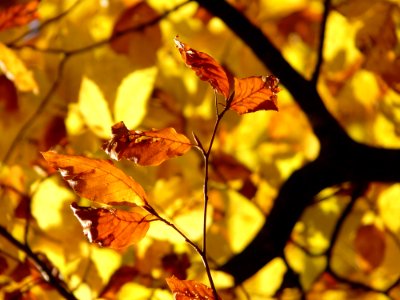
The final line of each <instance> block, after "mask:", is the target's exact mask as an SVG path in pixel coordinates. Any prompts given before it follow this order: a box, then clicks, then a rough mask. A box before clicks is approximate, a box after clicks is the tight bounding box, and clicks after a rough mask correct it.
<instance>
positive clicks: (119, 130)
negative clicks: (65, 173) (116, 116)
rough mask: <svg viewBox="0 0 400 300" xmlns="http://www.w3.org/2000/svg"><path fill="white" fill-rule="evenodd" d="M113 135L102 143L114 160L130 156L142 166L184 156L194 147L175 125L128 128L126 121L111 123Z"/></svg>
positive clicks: (153, 164) (129, 157)
mask: <svg viewBox="0 0 400 300" xmlns="http://www.w3.org/2000/svg"><path fill="white" fill-rule="evenodd" d="M112 133H113V138H112V139H110V140H109V141H108V142H106V143H105V144H104V145H103V149H104V151H106V153H107V154H108V155H109V156H110V157H111V158H112V159H115V160H120V159H123V158H124V159H129V160H133V161H134V162H135V163H137V164H139V165H141V166H157V165H159V164H161V163H162V162H164V161H165V160H167V159H170V158H173V157H176V156H181V155H183V154H185V153H186V152H187V151H189V149H190V148H191V147H192V144H191V143H190V140H189V139H188V138H187V137H186V136H184V135H183V134H179V133H177V132H176V131H175V129H173V128H165V129H161V130H155V129H153V130H150V131H138V130H128V128H126V126H125V124H124V123H123V122H119V123H117V124H115V125H114V126H113V127H112Z"/></svg>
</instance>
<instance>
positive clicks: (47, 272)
mask: <svg viewBox="0 0 400 300" xmlns="http://www.w3.org/2000/svg"><path fill="white" fill-rule="evenodd" d="M0 235H1V236H3V237H4V238H5V239H6V240H8V241H9V242H10V243H11V244H13V245H14V246H15V247H17V248H18V249H19V250H21V251H23V252H24V253H25V254H26V255H27V256H28V258H30V259H31V260H32V261H33V262H34V264H35V266H36V268H37V270H38V271H39V273H40V274H41V275H42V277H43V279H44V280H45V281H46V282H48V283H49V284H51V285H52V286H53V287H54V288H55V289H56V290H57V291H58V292H59V293H60V295H62V296H63V297H64V298H65V299H68V300H77V298H76V297H75V296H74V294H73V293H72V292H70V291H69V289H68V287H67V285H66V283H65V282H63V281H61V279H59V278H57V277H55V276H54V275H53V272H52V270H51V269H50V268H49V267H48V266H47V265H46V263H44V262H43V261H42V260H41V259H40V258H39V257H38V255H36V254H35V253H34V252H33V251H32V250H31V248H30V247H28V246H26V245H24V244H22V243H21V242H20V241H18V240H17V239H16V238H14V237H13V236H12V235H11V234H10V233H9V232H8V231H7V230H6V229H5V228H4V227H3V226H0Z"/></svg>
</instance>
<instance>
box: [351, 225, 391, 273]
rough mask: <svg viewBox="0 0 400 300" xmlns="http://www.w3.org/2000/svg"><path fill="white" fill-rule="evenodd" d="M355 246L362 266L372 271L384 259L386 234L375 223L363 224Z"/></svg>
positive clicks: (365, 269) (358, 260)
mask: <svg viewBox="0 0 400 300" xmlns="http://www.w3.org/2000/svg"><path fill="white" fill-rule="evenodd" d="M354 248H355V251H356V259H357V262H358V265H359V266H360V268H361V269H362V270H363V271H364V272H371V271H373V270H375V269H376V268H377V267H379V266H380V264H381V263H382V261H383V258H384V253H385V249H386V238H385V234H384V232H383V231H381V230H380V229H379V228H377V227H376V226H375V225H374V224H368V225H362V226H360V227H359V228H358V230H357V233H356V237H355V239H354Z"/></svg>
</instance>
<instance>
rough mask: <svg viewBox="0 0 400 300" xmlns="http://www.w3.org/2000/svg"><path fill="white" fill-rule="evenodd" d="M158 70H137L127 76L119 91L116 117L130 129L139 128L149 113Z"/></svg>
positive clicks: (115, 110) (115, 107)
mask: <svg viewBox="0 0 400 300" xmlns="http://www.w3.org/2000/svg"><path fill="white" fill-rule="evenodd" d="M156 76H157V68H155V67H151V68H147V69H142V70H136V71H134V72H132V73H131V74H129V75H128V76H126V77H125V78H124V80H123V81H122V83H121V84H120V86H119V87H118V90H117V96H116V100H115V104H114V117H115V119H116V120H120V121H124V123H125V124H126V125H127V126H128V127H129V128H134V127H137V126H138V125H139V124H140V123H141V122H142V120H143V118H144V116H145V115H146V111H147V108H146V106H147V102H148V100H149V98H150V95H151V93H152V91H153V88H154V82H155V80H156Z"/></svg>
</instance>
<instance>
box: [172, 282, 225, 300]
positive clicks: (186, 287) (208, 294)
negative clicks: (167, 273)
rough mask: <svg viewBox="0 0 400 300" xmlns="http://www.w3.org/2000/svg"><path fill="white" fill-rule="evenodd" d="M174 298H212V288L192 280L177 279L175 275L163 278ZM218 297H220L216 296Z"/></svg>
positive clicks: (198, 299)
mask: <svg viewBox="0 0 400 300" xmlns="http://www.w3.org/2000/svg"><path fill="white" fill-rule="evenodd" d="M165 280H166V281H167V284H168V286H169V289H170V290H171V292H172V293H173V295H174V299H175V300H195V299H196V300H213V299H215V298H214V295H213V291H212V289H210V288H209V287H208V286H206V285H204V284H202V283H199V282H197V281H194V280H179V279H178V278H176V277H175V276H171V277H169V278H166V279H165ZM218 299H220V298H219V297H218Z"/></svg>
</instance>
